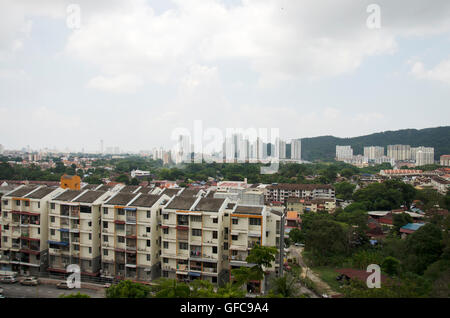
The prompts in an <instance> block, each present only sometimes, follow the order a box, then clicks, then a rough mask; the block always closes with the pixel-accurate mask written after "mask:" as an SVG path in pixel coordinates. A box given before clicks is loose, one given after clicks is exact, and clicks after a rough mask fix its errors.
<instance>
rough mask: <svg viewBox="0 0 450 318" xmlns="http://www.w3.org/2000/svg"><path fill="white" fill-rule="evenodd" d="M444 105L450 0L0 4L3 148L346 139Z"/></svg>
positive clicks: (443, 113)
mask: <svg viewBox="0 0 450 318" xmlns="http://www.w3.org/2000/svg"><path fill="white" fill-rule="evenodd" d="M370 4H376V5H377V8H379V11H372V10H369V11H368V6H369V5H370ZM378 12H379V15H378V14H377V13H378ZM368 21H369V24H368ZM374 26H375V27H374ZM449 102H450V1H448V0H433V1H426V0H397V1H389V0H370V1H364V0H362V1H356V0H352V1H350V0H340V1H335V0H321V1H315V0H302V1H299V0H241V1H239V0H164V1H162V0H96V1H91V0H67V1H66V0H39V1H36V0H2V1H1V2H0V118H1V119H2V121H1V122H2V124H1V125H0V144H2V145H3V146H4V147H6V148H7V149H20V148H22V147H26V146H27V145H29V146H30V147H31V148H33V149H40V148H44V147H47V148H58V149H65V148H69V149H73V150H76V151H79V150H82V149H83V150H85V151H98V150H99V149H100V140H103V141H104V147H105V148H106V147H120V148H121V149H123V150H128V151H140V150H150V149H152V148H153V147H160V146H163V147H166V148H169V147H171V146H172V145H173V143H174V140H172V134H173V132H174V131H175V130H176V129H179V128H185V129H188V130H192V129H193V125H194V121H195V120H200V121H202V125H203V127H204V128H205V129H207V128H217V129H220V130H223V131H224V132H225V129H226V128H242V129H248V128H256V129H260V128H263V129H271V128H278V129H279V133H280V136H281V137H282V138H286V139H290V138H304V137H314V136H321V135H334V136H337V137H354V136H360V135H365V134H370V133H374V132H380V131H386V130H398V129H406V128H415V129H421V128H428V127H437V126H447V125H449V124H450V120H449V119H450V107H449Z"/></svg>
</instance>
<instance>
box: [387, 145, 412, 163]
mask: <svg viewBox="0 0 450 318" xmlns="http://www.w3.org/2000/svg"><path fill="white" fill-rule="evenodd" d="M387 156H388V157H389V158H393V159H394V160H395V161H406V160H411V146H410V145H388V146H387Z"/></svg>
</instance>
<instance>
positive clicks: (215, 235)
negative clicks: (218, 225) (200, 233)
mask: <svg viewBox="0 0 450 318" xmlns="http://www.w3.org/2000/svg"><path fill="white" fill-rule="evenodd" d="M212 234H213V239H216V238H217V231H213V233H212Z"/></svg>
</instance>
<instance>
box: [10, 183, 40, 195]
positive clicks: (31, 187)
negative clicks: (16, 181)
mask: <svg viewBox="0 0 450 318" xmlns="http://www.w3.org/2000/svg"><path fill="white" fill-rule="evenodd" d="M37 187H38V186H37V185H28V186H25V187H22V188H20V189H17V190H15V191H13V192H11V193H10V194H8V196H10V197H16V198H21V197H23V196H24V195H26V194H28V193H30V192H31V191H33V190H34V189H36V188H37Z"/></svg>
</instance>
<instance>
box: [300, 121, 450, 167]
mask: <svg viewBox="0 0 450 318" xmlns="http://www.w3.org/2000/svg"><path fill="white" fill-rule="evenodd" d="M396 144H401V145H411V147H418V146H426V147H434V157H435V160H439V157H440V156H441V155H444V154H450V126H445V127H436V128H426V129H421V130H417V129H403V130H397V131H385V132H381V133H375V134H371V135H367V136H360V137H354V138H337V137H333V136H321V137H313V138H302V159H304V160H308V161H314V160H332V159H333V158H334V157H335V155H336V145H341V146H345V145H350V146H352V148H353V153H354V154H355V155H357V154H363V152H364V147H367V146H382V147H385V154H386V151H387V149H386V146H387V145H396Z"/></svg>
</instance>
